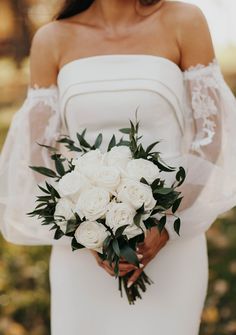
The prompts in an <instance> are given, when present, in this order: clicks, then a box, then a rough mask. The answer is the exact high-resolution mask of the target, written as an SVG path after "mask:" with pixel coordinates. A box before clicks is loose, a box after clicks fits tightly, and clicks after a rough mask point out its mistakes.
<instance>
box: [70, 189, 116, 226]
mask: <svg viewBox="0 0 236 335" xmlns="http://www.w3.org/2000/svg"><path fill="white" fill-rule="evenodd" d="M109 202H110V194H109V192H108V191H107V190H104V189H102V188H100V187H92V188H90V189H89V190H86V191H84V192H83V193H82V194H81V195H80V196H79V199H78V202H77V205H76V212H77V213H78V214H79V216H80V218H81V219H82V218H83V217H86V219H87V220H91V221H94V220H97V219H99V218H102V217H104V215H105V213H106V211H107V205H108V204H109Z"/></svg>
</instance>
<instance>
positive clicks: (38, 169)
mask: <svg viewBox="0 0 236 335" xmlns="http://www.w3.org/2000/svg"><path fill="white" fill-rule="evenodd" d="M29 167H30V168H31V169H32V170H33V171H36V172H38V173H40V174H42V175H44V176H47V177H50V178H57V177H58V176H57V174H56V172H54V171H53V170H50V169H48V168H46V167H43V166H29Z"/></svg>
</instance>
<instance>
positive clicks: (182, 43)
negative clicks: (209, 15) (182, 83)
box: [175, 3, 215, 71]
mask: <svg viewBox="0 0 236 335" xmlns="http://www.w3.org/2000/svg"><path fill="white" fill-rule="evenodd" d="M175 20H176V22H175V24H176V27H177V28H176V38H177V43H178V45H179V49H180V54H181V61H180V67H181V68H182V70H183V71H184V70H187V69H189V68H190V67H191V66H195V65H197V64H203V65H208V64H209V63H210V62H211V61H212V60H213V59H214V57H215V52H214V47H213V43H212V38H211V34H210V31H209V27H208V23H207V21H206V18H205V16H204V14H203V13H202V11H201V10H200V9H199V8H198V7H197V6H194V5H191V4H186V3H179V4H178V5H177V6H176V16H175Z"/></svg>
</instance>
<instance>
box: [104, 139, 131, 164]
mask: <svg viewBox="0 0 236 335" xmlns="http://www.w3.org/2000/svg"><path fill="white" fill-rule="evenodd" d="M131 159H132V153H131V151H130V149H129V147H127V146H125V145H122V146H115V147H113V148H112V149H111V150H110V151H108V152H106V153H105V154H104V162H105V163H106V164H107V165H108V166H115V167H117V168H121V169H125V168H126V165H127V163H128V162H129V161H130V160H131Z"/></svg>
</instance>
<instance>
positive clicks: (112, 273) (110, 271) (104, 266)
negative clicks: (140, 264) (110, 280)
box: [101, 264, 115, 276]
mask: <svg viewBox="0 0 236 335" xmlns="http://www.w3.org/2000/svg"><path fill="white" fill-rule="evenodd" d="M101 266H102V268H103V269H104V270H105V271H106V272H107V273H109V274H110V275H111V276H115V273H114V270H112V269H111V268H110V267H109V266H107V265H106V264H102V265H101Z"/></svg>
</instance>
